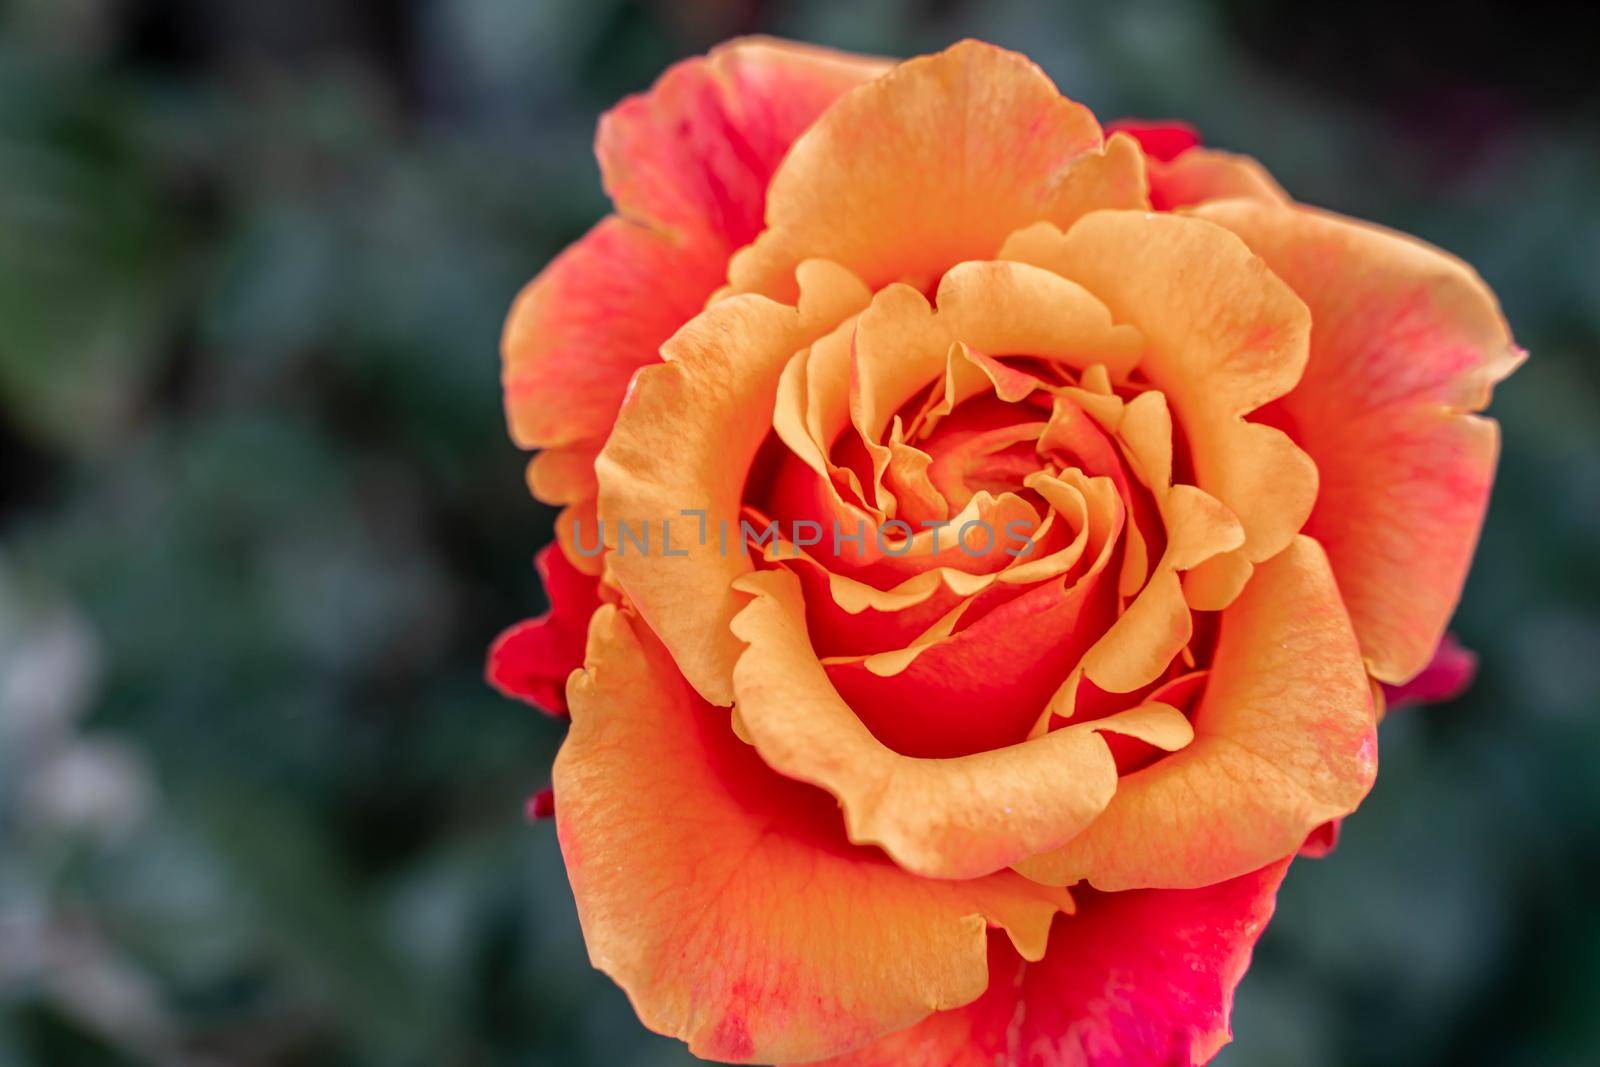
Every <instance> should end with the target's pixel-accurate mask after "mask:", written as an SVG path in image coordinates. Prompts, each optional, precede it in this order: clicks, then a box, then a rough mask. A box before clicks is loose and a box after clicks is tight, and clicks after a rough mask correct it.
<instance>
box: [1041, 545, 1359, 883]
mask: <svg viewBox="0 0 1600 1067" xmlns="http://www.w3.org/2000/svg"><path fill="white" fill-rule="evenodd" d="M1193 722H1194V729H1195V740H1194V743H1193V744H1191V745H1189V746H1188V747H1187V748H1185V749H1184V750H1183V751H1182V752H1178V753H1175V754H1173V755H1171V756H1168V757H1167V758H1165V759H1163V760H1162V761H1160V762H1159V763H1157V764H1155V765H1153V766H1151V767H1148V768H1146V769H1145V770H1142V771H1139V772H1137V773H1135V774H1131V775H1128V776H1126V777H1124V778H1123V779H1122V780H1121V782H1120V783H1119V784H1118V786H1117V792H1116V796H1115V797H1113V798H1112V800H1111V802H1110V803H1109V804H1108V805H1107V807H1106V810H1105V811H1104V812H1103V813H1102V814H1101V815H1100V817H1099V818H1098V819H1096V820H1095V821H1094V822H1093V823H1092V824H1091V825H1090V826H1089V828H1088V829H1087V830H1085V831H1084V832H1083V833H1082V834H1080V835H1079V836H1078V837H1076V838H1074V839H1073V840H1072V841H1071V842H1069V843H1068V844H1067V845H1066V847H1064V848H1062V849H1060V850H1059V851H1057V852H1055V853H1053V854H1048V855H1041V856H1037V857H1035V858H1033V859H1031V860H1028V861H1026V862H1024V863H1020V864H1018V865H1017V869H1018V870H1020V871H1022V872H1023V873H1024V874H1026V875H1028V876H1029V877H1031V878H1037V879H1039V880H1040V881H1043V882H1047V883H1050V884H1053V885H1070V884H1072V883H1074V882H1076V881H1078V880H1079V879H1082V878H1087V879H1088V880H1089V882H1090V884H1091V885H1093V886H1095V887H1096V888H1098V889H1105V890H1123V889H1136V888H1142V887H1159V888H1190V887H1196V886H1203V885H1209V884H1210V883H1212V882H1217V881H1221V880H1222V879H1225V878H1233V877H1236V876H1238V875H1241V874H1244V873H1245V872H1247V871H1251V870H1254V869H1256V868H1258V867H1261V866H1263V865H1265V864H1268V863H1271V862H1273V861H1274V860H1278V859H1282V858H1283V857H1285V856H1288V855H1291V854H1293V853H1294V851H1295V850H1296V849H1298V848H1299V847H1300V845H1301V843H1302V842H1304V841H1305V839H1306V835H1307V834H1309V833H1310V832H1311V831H1312V830H1314V829H1316V827H1318V826H1320V825H1321V824H1322V823H1324V822H1326V821H1327V820H1329V819H1332V818H1337V817H1339V816H1341V815H1345V814H1347V813H1349V812H1350V811H1352V810H1354V809H1355V806H1356V805H1357V804H1358V803H1360V801H1361V799H1362V797H1364V796H1365V795H1366V793H1367V790H1368V789H1369V788H1371V785H1372V781H1373V777H1374V775H1375V774H1376V772H1377V740H1376V734H1375V723H1374V719H1373V708H1372V691H1371V689H1370V688H1369V686H1368V682H1367V675H1366V670H1365V668H1364V666H1363V664H1362V662H1361V656H1360V650H1359V648H1358V646H1357V645H1356V641H1355V635H1354V634H1353V633H1352V632H1351V630H1350V623H1349V619H1348V618H1347V616H1346V615H1345V610H1344V605H1343V602H1342V601H1341V600H1340V597H1339V590H1338V588H1337V587H1336V586H1335V585H1334V581H1333V574H1332V571H1331V570H1330V569H1329V567H1328V562H1327V558H1326V556H1325V555H1324V554H1323V552H1322V550H1321V549H1320V548H1319V547H1318V546H1317V543H1316V542H1315V541H1312V540H1311V539H1309V538H1306V537H1299V538H1296V539H1295V541H1294V542H1293V543H1292V544H1291V545H1290V546H1289V547H1288V548H1287V549H1285V550H1284V552H1282V553H1281V554H1280V555H1278V556H1275V557H1273V558H1272V559H1271V560H1268V561H1266V562H1264V563H1262V564H1260V565H1258V566H1257V567H1256V568H1255V574H1254V576H1253V577H1252V578H1251V580H1250V583H1249V585H1247V586H1246V587H1245V589H1244V592H1243V593H1242V594H1241V595H1240V596H1239V599H1238V600H1236V601H1235V602H1234V603H1233V605H1232V606H1231V607H1230V608H1229V609H1228V611H1227V613H1226V614H1225V615H1223V617H1222V626H1221V633H1220V635H1219V637H1218V640H1217V650H1216V654H1215V657H1214V659H1213V662H1212V665H1211V673H1210V675H1209V678H1208V681H1207V686H1206V692H1205V695H1204V696H1203V697H1202V698H1201V701H1200V705H1199V707H1198V709H1197V710H1196V712H1195V714H1194V718H1193Z"/></svg>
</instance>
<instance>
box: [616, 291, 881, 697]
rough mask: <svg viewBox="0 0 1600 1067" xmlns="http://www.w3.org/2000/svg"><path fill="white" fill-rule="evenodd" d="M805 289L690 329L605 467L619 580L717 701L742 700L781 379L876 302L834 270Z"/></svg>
mask: <svg viewBox="0 0 1600 1067" xmlns="http://www.w3.org/2000/svg"><path fill="white" fill-rule="evenodd" d="M802 282H803V290H802V296H801V301H800V307H799V308H798V309H797V308H793V307H788V306H786V305H783V304H778V303H774V302H773V301H771V300H768V299H766V298H765V297H760V296H751V295H744V296H735V297H730V298H727V299H724V300H719V301H717V302H716V303H715V304H713V305H711V306H710V307H709V308H707V309H706V310H705V312H704V313H703V314H701V315H699V316H698V317H696V318H695V319H694V320H693V321H692V322H690V323H689V324H688V325H687V326H685V327H684V328H683V330H681V331H680V332H679V333H678V334H676V335H675V336H674V337H673V338H672V340H671V341H670V342H668V343H667V344H666V345H665V346H664V347H663V349H662V356H663V358H664V360H665V362H663V363H661V364H659V365H657V366H654V367H650V368H647V369H646V370H643V371H641V372H640V373H639V376H638V378H637V379H636V380H635V382H634V386H633V389H632V391H631V392H630V394H629V397H628V402H627V404H625V405H624V406H623V409H622V411H621V412H619V414H618V416H617V424H616V428H615V430H613V432H612V434H611V437H610V439H609V440H608V441H607V442H606V447H605V449H604V450H603V451H602V452H601V453H600V458H599V459H598V460H597V461H596V463H595V470H596V473H597V475H598V478H599V486H600V495H599V520H600V522H602V523H604V524H605V527H606V540H607V544H608V545H610V546H612V547H613V548H614V549H615V551H613V552H612V553H611V554H610V555H609V557H608V559H609V561H610V564H611V567H612V572H613V574H614V575H615V577H616V579H617V581H618V583H619V584H620V585H621V586H622V588H623V590H624V591H625V592H626V593H627V594H628V597H629V599H630V600H631V601H632V602H633V603H634V604H635V605H636V606H637V607H638V609H639V612H640V614H641V615H643V616H644V618H645V620H646V621H647V622H649V623H650V626H651V628H652V629H653V630H655V632H656V633H657V634H659V635H660V636H661V639H662V641H663V642H665V643H666V645H667V647H668V648H669V649H671V650H672V654H673V658H674V659H675V660H676V661H677V662H678V665H679V667H680V668H681V669H682V671H683V673H684V676H685V677H686V678H688V679H689V681H690V682H691V683H692V684H693V685H694V686H695V688H696V689H697V690H699V691H700V693H701V694H702V695H704V696H705V698H706V699H707V700H710V701H711V702H713V703H717V704H727V703H729V702H730V701H731V700H732V699H733V692H732V687H731V684H730V676H731V674H732V670H733V663H734V660H735V659H737V658H738V647H737V643H736V642H735V641H734V640H733V638H732V636H731V635H730V634H729V632H728V623H729V622H731V621H732V619H733V615H734V612H735V611H736V610H737V609H738V597H737V594H735V593H734V591H733V589H732V582H733V579H734V578H736V577H738V576H739V575H741V574H743V573H745V572H746V571H748V570H749V569H750V561H749V558H748V556H747V554H746V552H745V549H744V544H743V538H742V537H741V536H740V535H739V533H738V528H739V522H740V519H741V517H742V514H743V512H742V503H743V495H744V485H745V478H746V475H747V474H748V472H749V468H750V463H751V461H752V460H753V459H754V458H755V454H756V450H757V449H758V448H759V447H760V446H761V443H762V442H763V441H764V440H765V439H766V437H767V434H768V432H769V431H770V430H771V427H772V412H773V403H774V400H775V397H776V395H777V389H778V379H779V376H780V375H781V374H782V372H783V368H784V366H785V364H787V363H788V361H789V359H790V357H791V356H792V355H793V354H794V353H795V352H796V351H797V350H799V349H800V348H802V347H804V346H805V345H806V344H808V343H810V342H811V341H812V340H814V339H815V337H816V336H817V335H818V334H819V333H821V332H822V330H823V329H825V328H827V327H828V326H831V325H832V324H833V323H835V322H838V321H839V320H840V319H843V318H846V317H848V316H849V315H851V314H853V313H855V312H856V311H859V310H860V308H861V306H862V305H863V304H864V303H865V299H866V292H865V290H864V289H862V288H861V285H860V283H859V282H857V281H855V279H854V278H853V277H851V276H850V275H849V274H848V273H847V272H842V271H839V270H838V269H837V268H832V267H831V265H829V264H823V263H818V264H816V265H815V267H814V269H808V270H804V271H802ZM686 513H689V514H686ZM625 527H626V529H628V530H634V531H638V530H641V529H642V530H643V531H644V536H645V538H650V537H654V538H655V539H656V541H655V548H654V549H653V550H652V549H650V548H649V547H648V546H647V545H645V544H630V543H628V542H627V541H626V539H625V530H624V528H625ZM730 530H731V531H732V532H731V533H729V532H727V531H730ZM674 531H676V532H675V533H674Z"/></svg>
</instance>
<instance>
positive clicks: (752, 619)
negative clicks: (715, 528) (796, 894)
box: [733, 570, 1193, 878]
mask: <svg viewBox="0 0 1600 1067" xmlns="http://www.w3.org/2000/svg"><path fill="white" fill-rule="evenodd" d="M736 586H737V588H738V589H740V590H741V591H743V592H747V593H750V594H752V595H753V596H754V600H752V601H751V603H750V604H749V605H748V606H747V607H746V608H745V609H744V610H743V611H742V612H740V614H739V615H738V616H737V617H736V618H735V619H734V623H733V629H734V633H735V634H736V635H737V636H738V637H739V639H740V640H742V641H744V642H746V643H747V645H748V647H747V648H746V650H745V652H744V654H743V655H742V656H740V658H739V662H738V665H737V666H736V667H735V669H734V675H733V681H734V693H735V696H736V698H737V701H738V711H737V715H738V719H739V722H740V724H741V727H742V729H741V734H742V736H745V737H748V738H749V739H750V740H751V742H752V743H753V744H754V745H755V747H756V750H757V751H758V752H760V753H761V758H762V759H764V760H765V761H766V762H767V763H768V765H770V766H772V767H773V768H775V769H776V770H778V771H781V772H782V773H783V774H786V775H788V776H790V777H792V778H796V779H799V780H801V781H805V782H810V783H812V784H814V785H819V786H822V787H823V788H825V789H827V790H828V791H829V792H830V793H832V794H834V795H835V796H837V797H838V798H839V803H840V806H841V807H842V808H843V809H844V815H845V823H846V825H847V826H848V827H849V830H850V838H851V840H853V841H857V842H861V843H864V844H875V845H880V846H881V847H882V848H883V849H884V851H886V852H888V853H889V855H890V856H892V857H893V858H894V860H895V862H897V863H899V864H900V865H901V866H902V867H904V868H906V869H907V870H910V871H915V872H916V873H918V874H923V875H927V876H929V877H933V878H971V877H976V876H978V875H982V874H987V873H989V872H991V871H997V870H1000V869H1001V868H1003V867H1005V866H1007V865H1008V864H1012V863H1017V862H1018V861H1020V860H1022V859H1023V858H1025V857H1027V856H1030V855H1033V854H1035V853H1037V852H1039V851H1041V850H1044V849H1051V848H1055V847H1057V846H1058V845H1060V844H1061V843H1063V842H1066V841H1068V840H1070V839H1072V838H1073V836H1074V835H1075V834H1077V833H1079V832H1080V831H1082V830H1083V828H1084V827H1085V826H1088V825H1090V824H1091V823H1092V822H1093V820H1094V818H1095V817H1096V816H1097V815H1099V814H1100V813H1101V812H1102V811H1103V810H1105V807H1106V804H1107V802H1108V801H1109V800H1110V799H1111V796H1112V793H1113V792H1114V791H1115V790H1116V788H1117V767H1116V761H1115V759H1114V758H1113V757H1112V754H1111V750H1110V748H1109V747H1108V745H1107V743H1106V741H1105V739H1104V738H1103V737H1102V736H1101V734H1102V732H1111V733H1118V734H1125V735H1128V736H1132V737H1136V738H1138V739H1139V740H1141V741H1145V742H1147V743H1149V744H1152V745H1155V746H1156V747H1158V748H1161V749H1164V750H1168V751H1171V750H1175V749H1181V748H1182V747H1183V746H1184V745H1186V744H1188V743H1189V741H1190V740H1191V738H1192V737H1193V732H1192V730H1191V729H1190V726H1189V722H1188V720H1187V719H1185V718H1184V716H1183V714H1182V713H1181V712H1179V711H1177V710H1176V709H1175V708H1172V707H1170V706H1167V705H1161V704H1156V703H1150V704H1144V705H1141V706H1139V707H1135V708H1130V709H1128V710H1126V711H1123V712H1120V713H1118V714H1116V715H1112V716H1109V717H1107V718H1103V719H1097V720H1095V721H1093V722H1086V723H1080V724H1074V725H1072V726H1068V727H1064V728H1062V729H1059V730H1055V731H1053V732H1051V733H1048V734H1045V735H1044V736H1042V737H1038V738H1034V739H1031V740H1025V741H1022V742H1020V743H1017V744H1013V745H1010V746H1007V747H1005V748H1000V749H993V750H990V751H986V752H977V753H973V754H971V755H966V756H955V757H950V758H944V759H928V758H916V757H911V756H905V755H901V754H900V753H897V752H895V751H894V750H892V749H890V748H888V747H886V746H884V745H883V744H882V743H881V742H879V741H878V740H877V739H876V738H874V737H873V736H872V734H871V733H870V732H869V731H868V730H867V728H866V727H865V726H864V725H862V723H861V720H860V719H859V718H858V717H857V716H856V714H855V712H854V711H852V710H851V708H850V706H849V705H848V704H846V703H845V701H844V700H843V698H841V697H840V695H839V693H838V691H837V690H836V689H835V688H834V687H833V686H832V685H831V684H830V682H829V681H828V676H827V674H826V673H825V672H824V670H823V668H822V665H821V664H820V663H818V662H817V658H816V655H815V653H814V652H813V651H812V647H811V644H810V642H809V640H808V638H807V636H806V633H805V606H804V604H802V603H801V602H800V587H799V582H798V580H797V579H796V578H795V577H794V576H793V575H792V574H789V573H787V572H785V571H781V570H775V571H762V572H758V573H755V574H750V575H747V576H745V577H744V578H741V579H740V580H739V581H738V582H737V583H736ZM972 710H973V713H974V714H977V713H979V712H980V711H981V709H980V708H978V707H974V708H973V709H972Z"/></svg>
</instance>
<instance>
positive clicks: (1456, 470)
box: [1197, 201, 1523, 683]
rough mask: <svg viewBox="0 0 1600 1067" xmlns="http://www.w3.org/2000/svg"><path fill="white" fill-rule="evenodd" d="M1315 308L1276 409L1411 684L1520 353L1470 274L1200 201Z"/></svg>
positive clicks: (1345, 581)
mask: <svg viewBox="0 0 1600 1067" xmlns="http://www.w3.org/2000/svg"><path fill="white" fill-rule="evenodd" d="M1197 213H1198V214H1200V215H1201V216H1202V217H1204V218H1208V219H1211V220H1212V221H1214V222H1218V223H1220V224H1222V225H1224V226H1227V227H1228V228H1229V229H1231V230H1233V231H1234V232H1236V233H1238V234H1239V235H1240V236H1241V237H1243V238H1244V239H1245V242H1246V243H1247V244H1249V245H1250V247H1251V248H1252V249H1253V250H1254V251H1255V252H1256V253H1257V254H1258V255H1260V256H1261V257H1262V258H1263V259H1265V260H1266V261H1267V263H1268V264H1270V265H1271V267H1272V269H1273V271H1274V272H1276V273H1277V274H1278V276H1279V277H1281V278H1283V279H1284V281H1286V282H1288V283H1289V285H1290V286H1292V287H1293V288H1294V290H1295V291H1296V292H1297V293H1299V294H1300V297H1301V299H1303V300H1304V301H1305V302H1306V303H1307V305H1309V306H1310V308H1311V315H1312V322H1313V326H1312V331H1311V359H1310V362H1309V364H1308V365H1307V367H1306V373H1305V376H1304V377H1303V378H1302V379H1301V382H1300V384H1299V386H1298V387H1297V388H1296V389H1295V390H1294V392H1292V393H1290V394H1289V395H1288V396H1287V397H1285V398H1284V400H1283V401H1282V402H1281V404H1280V405H1279V408H1280V409H1281V412H1282V414H1283V419H1282V422H1283V424H1284V425H1285V426H1286V427H1287V428H1288V430H1289V432H1290V433H1291V435H1292V436H1293V437H1294V438H1295V439H1296V441H1298V442H1299V444H1300V446H1301V447H1302V448H1304V449H1305V450H1306V451H1307V452H1309V453H1310V454H1311V457H1312V458H1313V459H1314V460H1316V463H1317V468H1318V470H1319V472H1320V473H1321V491H1320V493H1319V495H1318V497H1317V505H1316V510H1315V511H1314V512H1313V513H1312V516H1311V519H1310V521H1309V522H1308V524H1307V527H1306V532H1307V533H1309V534H1311V535H1313V536H1314V537H1316V538H1317V540H1319V541H1321V542H1322V544H1323V545H1324V547H1326V548H1327V550H1328V558H1329V559H1330V560H1332V562H1333V569H1334V574H1335V575H1337V577H1338V579H1339V588H1340V590H1341V591H1342V592H1343V594H1344V598H1345V601H1346V603H1347V604H1348V605H1349V608H1350V617H1351V619H1352V620H1353V621H1354V622H1355V626H1356V633H1357V636H1359V637H1360V639H1361V648H1362V652H1363V653H1364V654H1365V655H1366V657H1367V660H1368V663H1369V665H1370V666H1371V669H1372V673H1373V675H1374V676H1375V677H1376V678H1378V679H1379V680H1381V681H1384V682H1389V683H1398V682H1403V681H1406V680H1407V679H1409V678H1410V677H1411V676H1413V675H1415V674H1416V673H1417V672H1418V671H1420V670H1421V669H1422V668H1423V667H1424V666H1425V665H1426V664H1427V662H1428V659H1429V657H1430V656H1432V654H1433V650H1434V648H1435V647H1436V646H1437V645H1438V643H1439V639H1440V638H1441V637H1442V636H1443V634H1444V628H1445V624H1446V623H1447V622H1448V621H1449V618H1450V614H1451V612H1452V611H1454V610H1455V605H1456V601H1457V599H1458V598H1459V597H1460V595H1461V586H1462V583H1463V581H1464V580H1465V578H1466V573H1467V567H1468V565H1469V564H1470V563H1471V560H1472V552H1473V549H1474V548H1475V546H1476V544H1477V540H1478V531H1479V528H1480V527H1481V525H1482V523H1483V515H1484V510H1485V508H1486V506H1487V503H1488V497H1489V487H1490V485H1491V483H1492V482H1493V479H1494V468H1495V461H1496V458H1497V455H1498V450H1499V433H1498V429H1497V427H1496V425H1495V424H1494V423H1493V422H1491V421H1489V420H1486V419H1482V418H1477V417H1475V416H1474V415H1472V414H1470V413H1471V412H1475V411H1478V410H1481V409H1482V408H1483V407H1484V406H1486V405H1487V404H1488V402H1489V396H1490V392H1491V389H1492V387H1493V385H1494V384H1495V383H1496V382H1498V381H1499V380H1500V379H1502V378H1504V377H1505V376H1506V375H1507V374H1509V373H1510V372H1511V371H1512V370H1513V369H1514V368H1515V367H1516V366H1517V364H1518V363H1519V362H1520V361H1521V359H1522V357H1523V353H1522V352H1521V351H1520V350H1519V349H1518V348H1517V347H1516V346H1515V345H1514V344H1513V343H1512V340H1511V334H1510V331H1509V329H1508V328H1507V326H1506V323H1505V320H1504V318H1503V317H1502V316H1501V314H1500V309H1499V306H1498V305H1497V304H1496V302H1495V299H1494V296H1493V294H1492V293H1490V292H1489V290H1488V288H1487V287H1486V286H1485V285H1484V284H1483V282H1482V280H1481V279H1479V278H1478V276H1477V275H1476V274H1474V273H1473V271H1472V270H1471V268H1469V267H1467V266H1466V265H1465V264H1463V263H1461V262H1460V261H1459V260H1456V259H1454V258H1452V257H1450V256H1448V255H1446V254H1444V253H1442V252H1440V251H1438V250H1437V249H1434V248H1431V247H1429V246H1427V245H1425V244H1423V243H1421V242H1419V241H1415V240H1413V239H1411V238H1408V237H1403V236H1400V235H1398V234H1395V233H1391V232H1389V231H1386V230H1382V229H1379V228H1378V227H1375V226H1370V225H1367V224H1365V223H1357V222H1353V221H1350V220H1347V219H1342V218H1339V217H1337V216H1334V215H1330V214H1327V213H1324V212H1320V211H1313V210H1311V209H1307V208H1281V207H1279V208H1274V207H1270V206H1267V205H1263V204H1255V203H1245V202H1239V201H1233V202H1228V203H1218V204H1211V205H1206V206H1205V207H1202V208H1200V209H1198V212H1197Z"/></svg>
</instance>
